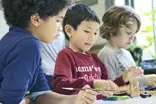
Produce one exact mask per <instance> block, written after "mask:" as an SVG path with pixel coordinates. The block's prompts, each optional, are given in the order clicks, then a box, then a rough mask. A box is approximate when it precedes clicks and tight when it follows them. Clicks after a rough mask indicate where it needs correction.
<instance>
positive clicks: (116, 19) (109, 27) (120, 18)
mask: <svg viewBox="0 0 156 104" xmlns="http://www.w3.org/2000/svg"><path fill="white" fill-rule="evenodd" d="M102 22H103V24H102V25H101V27H100V35H101V37H102V38H105V39H107V40H109V39H110V36H111V35H113V36H116V35H117V34H118V32H119V29H120V28H121V26H123V25H124V26H126V27H127V28H129V26H130V25H131V24H129V23H134V22H135V23H137V31H136V33H137V32H138V31H139V29H140V26H141V20H140V16H139V15H138V14H137V13H136V12H135V11H134V9H133V8H131V7H129V6H113V7H111V8H109V9H108V10H107V11H106V12H105V14H104V15H103V18H102Z"/></svg>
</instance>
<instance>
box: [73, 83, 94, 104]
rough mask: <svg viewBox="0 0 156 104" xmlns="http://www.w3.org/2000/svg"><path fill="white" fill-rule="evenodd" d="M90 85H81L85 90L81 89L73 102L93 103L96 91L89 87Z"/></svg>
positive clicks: (81, 103)
mask: <svg viewBox="0 0 156 104" xmlns="http://www.w3.org/2000/svg"><path fill="white" fill-rule="evenodd" d="M89 88H90V87H89V86H88V85H86V86H85V87H83V89H85V90H81V91H80V92H79V94H78V97H77V99H76V103H75V104H94V103H95V101H96V95H97V92H96V91H92V90H91V89H89Z"/></svg>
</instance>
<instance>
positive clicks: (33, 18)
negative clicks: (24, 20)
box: [30, 14, 41, 27]
mask: <svg viewBox="0 0 156 104" xmlns="http://www.w3.org/2000/svg"><path fill="white" fill-rule="evenodd" d="M30 21H31V23H32V25H34V26H35V27H38V26H39V25H40V22H41V18H40V16H39V15H38V14H34V15H32V16H31V17H30Z"/></svg>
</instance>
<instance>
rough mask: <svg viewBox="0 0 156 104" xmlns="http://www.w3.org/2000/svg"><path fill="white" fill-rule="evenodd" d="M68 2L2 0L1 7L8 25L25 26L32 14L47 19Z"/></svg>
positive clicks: (64, 0)
mask: <svg viewBox="0 0 156 104" xmlns="http://www.w3.org/2000/svg"><path fill="white" fill-rule="evenodd" d="M69 3H70V2H69V0H2V7H3V9H4V15H5V19H6V22H7V24H8V25H10V26H12V25H15V26H19V27H22V28H27V27H28V25H29V23H30V17H31V16H32V15H33V14H36V13H38V14H39V16H40V18H42V19H47V18H48V17H49V16H55V15H57V14H58V13H59V12H60V11H61V10H62V9H63V8H65V7H66V6H67V5H68V4H69Z"/></svg>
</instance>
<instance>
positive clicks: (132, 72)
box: [122, 67, 144, 82]
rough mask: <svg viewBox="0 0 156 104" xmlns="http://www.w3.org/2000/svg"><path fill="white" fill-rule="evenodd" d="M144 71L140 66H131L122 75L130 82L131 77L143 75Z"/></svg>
mask: <svg viewBox="0 0 156 104" xmlns="http://www.w3.org/2000/svg"><path fill="white" fill-rule="evenodd" d="M143 73H144V71H143V70H142V69H141V68H140V67H129V68H128V70H126V71H125V72H123V74H122V77H123V80H124V81H125V82H128V81H129V80H130V79H134V78H136V77H139V76H142V75H143Z"/></svg>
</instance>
